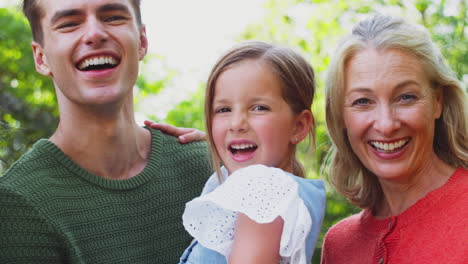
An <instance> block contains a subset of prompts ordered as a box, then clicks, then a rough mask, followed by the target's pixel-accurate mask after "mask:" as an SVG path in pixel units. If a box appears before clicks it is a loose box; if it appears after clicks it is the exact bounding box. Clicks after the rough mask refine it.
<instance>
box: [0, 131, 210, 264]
mask: <svg viewBox="0 0 468 264" xmlns="http://www.w3.org/2000/svg"><path fill="white" fill-rule="evenodd" d="M151 133H152V142H151V145H152V151H151V154H150V157H149V161H148V165H147V166H146V167H145V169H144V170H143V171H142V172H141V173H139V174H138V175H136V176H135V177H132V178H130V179H127V180H108V179H104V178H101V177H98V176H96V175H93V174H91V173H90V172H88V171H86V170H84V169H83V168H81V167H79V166H78V165H77V164H76V163H74V162H73V161H72V160H71V159H70V158H69V157H67V156H66V155H65V154H64V153H63V152H62V151H61V150H60V149H59V148H57V147H56V146H55V145H54V144H53V143H51V142H50V141H48V140H45V139H42V140H39V141H38V142H37V143H36V144H35V145H34V146H33V148H32V149H31V150H30V151H29V152H28V153H26V154H25V155H24V156H23V157H22V158H21V159H19V160H18V161H17V162H16V163H15V164H14V165H13V166H12V167H11V168H10V169H9V170H8V171H7V172H6V174H5V175H4V176H2V177H0V263H2V264H5V263H48V264H49V263H90V264H95V263H171V264H172V263H177V262H178V259H179V258H180V256H181V254H182V252H183V250H184V249H185V248H186V247H187V246H188V245H189V243H190V241H191V238H190V235H189V234H188V233H186V232H185V230H184V228H183V225H182V219H181V217H182V213H183V210H184V207H185V203H186V202H187V201H189V200H191V199H192V198H193V197H195V196H198V195H199V194H200V192H201V190H202V187H203V185H204V183H205V181H206V179H207V178H208V176H209V175H210V174H211V172H212V169H211V167H210V165H209V162H208V159H207V158H208V155H207V148H206V144H205V143H203V142H195V143H190V144H185V145H182V144H179V143H178V141H177V139H176V138H175V137H171V136H168V135H164V134H162V133H161V132H159V131H157V130H152V129H151Z"/></svg>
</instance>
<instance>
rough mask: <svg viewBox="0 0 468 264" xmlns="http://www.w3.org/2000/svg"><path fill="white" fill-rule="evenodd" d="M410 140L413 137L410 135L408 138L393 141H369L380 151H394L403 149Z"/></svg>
mask: <svg viewBox="0 0 468 264" xmlns="http://www.w3.org/2000/svg"><path fill="white" fill-rule="evenodd" d="M410 141H411V138H410V137H408V138H404V139H400V140H397V141H394V142H391V143H389V142H381V141H374V140H372V141H369V144H370V145H371V147H372V148H374V149H375V150H377V151H378V152H383V153H394V152H398V151H400V150H401V149H403V148H404V147H405V146H406V145H407V144H408V142H410Z"/></svg>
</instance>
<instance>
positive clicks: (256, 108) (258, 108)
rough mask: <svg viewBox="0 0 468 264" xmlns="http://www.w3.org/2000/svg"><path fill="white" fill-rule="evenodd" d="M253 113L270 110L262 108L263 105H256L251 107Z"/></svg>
mask: <svg viewBox="0 0 468 264" xmlns="http://www.w3.org/2000/svg"><path fill="white" fill-rule="evenodd" d="M253 110H254V111H267V110H270V109H269V108H268V107H266V106H263V105H256V106H254V107H253Z"/></svg>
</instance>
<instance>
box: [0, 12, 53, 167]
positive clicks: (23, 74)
mask: <svg viewBox="0 0 468 264" xmlns="http://www.w3.org/2000/svg"><path fill="white" fill-rule="evenodd" d="M0 25H2V27H0V47H1V49H0V173H2V171H3V170H4V169H5V168H7V167H9V166H10V165H11V164H12V163H13V162H14V161H15V160H17V159H18V158H19V156H20V155H21V154H23V153H24V152H25V151H26V150H27V149H28V148H29V147H30V146H31V145H32V144H33V143H34V142H35V141H36V140H37V139H38V138H42V137H47V136H48V135H50V134H51V132H52V131H53V130H54V128H55V126H56V124H57V120H58V117H57V114H58V113H57V104H56V102H55V96H54V88H53V85H52V83H51V81H50V80H49V79H48V78H45V77H43V76H40V75H39V74H37V73H36V70H35V65H34V60H33V56H32V51H31V46H30V44H31V37H30V36H31V33H30V30H29V25H28V24H27V21H26V20H25V19H24V18H23V16H22V15H21V14H19V13H18V12H17V11H15V10H10V9H5V8H1V9H0ZM7 25H8V26H7Z"/></svg>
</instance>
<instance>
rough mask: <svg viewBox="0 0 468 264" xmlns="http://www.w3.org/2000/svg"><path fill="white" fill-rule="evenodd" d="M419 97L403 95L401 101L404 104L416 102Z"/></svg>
mask: <svg viewBox="0 0 468 264" xmlns="http://www.w3.org/2000/svg"><path fill="white" fill-rule="evenodd" d="M416 98H417V97H416V95H414V94H402V95H401V96H400V100H401V101H404V102H409V101H413V100H415V99H416Z"/></svg>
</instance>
